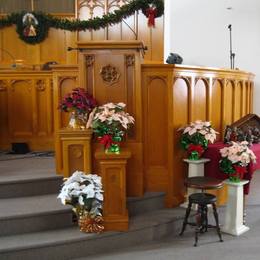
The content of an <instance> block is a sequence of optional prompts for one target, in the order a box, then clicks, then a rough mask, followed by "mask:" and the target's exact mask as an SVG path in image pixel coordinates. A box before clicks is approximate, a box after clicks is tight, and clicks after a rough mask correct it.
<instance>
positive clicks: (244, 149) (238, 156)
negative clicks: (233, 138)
mask: <svg viewBox="0 0 260 260" xmlns="http://www.w3.org/2000/svg"><path fill="white" fill-rule="evenodd" d="M220 154H221V157H222V159H221V160H220V162H219V167H220V169H221V170H222V171H223V172H224V173H226V174H227V175H228V178H229V180H230V181H233V182H239V181H240V180H241V179H243V176H244V174H245V173H246V171H247V166H248V164H249V163H250V162H253V163H255V162H256V156H255V154H254V152H253V151H252V150H251V149H250V148H249V147H248V142H247V141H243V142H241V143H240V142H231V145H230V146H228V147H224V148H222V149H220Z"/></svg>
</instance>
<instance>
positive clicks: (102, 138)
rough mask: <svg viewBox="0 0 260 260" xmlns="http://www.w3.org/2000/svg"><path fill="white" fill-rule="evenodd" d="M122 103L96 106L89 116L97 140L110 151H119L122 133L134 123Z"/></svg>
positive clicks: (89, 124)
mask: <svg viewBox="0 0 260 260" xmlns="http://www.w3.org/2000/svg"><path fill="white" fill-rule="evenodd" d="M125 107H126V105H125V104H124V103H117V104H116V103H107V104H105V105H103V106H99V107H97V108H96V109H95V110H94V111H93V113H92V115H91V116H90V118H91V122H89V123H88V125H87V127H89V126H91V127H92V129H93V131H94V133H95V134H96V135H97V137H98V140H99V142H100V143H101V144H103V145H104V147H105V148H106V149H111V151H112V152H118V151H119V145H118V144H119V143H120V142H121V141H122V138H123V136H124V134H125V133H126V132H127V130H128V129H129V128H130V126H131V125H132V124H134V121H135V120H134V118H133V117H132V116H131V115H130V114H129V113H127V112H125V111H124V109H125Z"/></svg>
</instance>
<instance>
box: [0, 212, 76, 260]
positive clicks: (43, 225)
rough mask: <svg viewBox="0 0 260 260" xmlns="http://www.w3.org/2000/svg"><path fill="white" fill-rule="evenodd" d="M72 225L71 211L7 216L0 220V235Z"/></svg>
mask: <svg viewBox="0 0 260 260" xmlns="http://www.w3.org/2000/svg"><path fill="white" fill-rule="evenodd" d="M72 225H73V223H72V212H71V211H66V212H57V213H55V214H47V215H38V216H37V215H36V216H29V217H21V218H11V219H8V218H7V219H1V220H0V237H1V236H8V235H15V234H22V233H29V232H38V231H44V230H51V229H58V228H64V227H70V226H72ZM0 259H1V258H0Z"/></svg>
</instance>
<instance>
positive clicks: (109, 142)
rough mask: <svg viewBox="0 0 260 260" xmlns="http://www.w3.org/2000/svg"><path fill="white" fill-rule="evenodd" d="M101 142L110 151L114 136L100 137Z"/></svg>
mask: <svg viewBox="0 0 260 260" xmlns="http://www.w3.org/2000/svg"><path fill="white" fill-rule="evenodd" d="M99 142H100V143H101V144H103V145H104V146H105V148H106V149H108V148H109V147H110V146H111V145H112V143H113V140H112V136H111V135H103V136H102V137H99Z"/></svg>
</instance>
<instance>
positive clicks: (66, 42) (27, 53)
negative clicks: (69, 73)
mask: <svg viewBox="0 0 260 260" xmlns="http://www.w3.org/2000/svg"><path fill="white" fill-rule="evenodd" d="M75 42H76V33H75V32H67V31H63V30H56V29H50V30H49V34H48V37H47V38H46V39H45V41H43V42H42V43H40V44H36V45H30V44H26V43H25V42H23V41H22V40H20V39H19V37H18V34H17V33H16V31H15V26H10V27H7V28H4V29H1V30H0V63H1V66H5V67H7V66H9V67H10V64H14V63H15V60H23V64H24V65H39V64H44V63H46V62H49V61H56V62H57V63H59V64H76V63H77V53H76V52H68V51H67V48H68V47H69V46H72V47H73V46H75ZM7 52H8V53H10V54H8V53H7Z"/></svg>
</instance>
